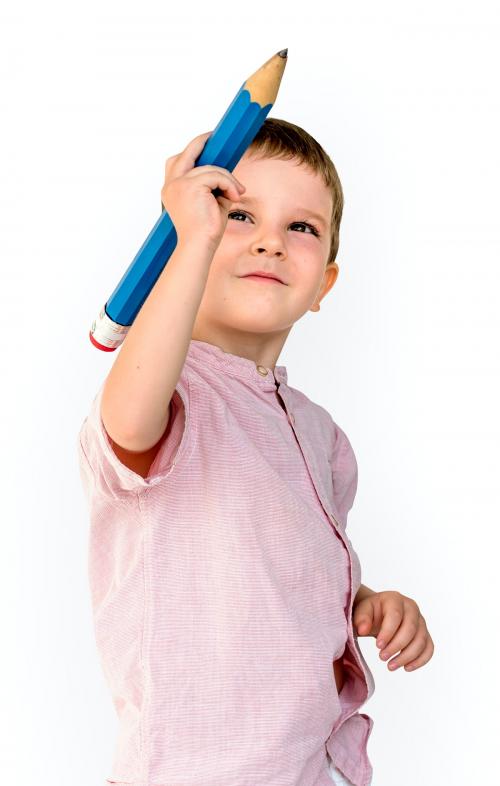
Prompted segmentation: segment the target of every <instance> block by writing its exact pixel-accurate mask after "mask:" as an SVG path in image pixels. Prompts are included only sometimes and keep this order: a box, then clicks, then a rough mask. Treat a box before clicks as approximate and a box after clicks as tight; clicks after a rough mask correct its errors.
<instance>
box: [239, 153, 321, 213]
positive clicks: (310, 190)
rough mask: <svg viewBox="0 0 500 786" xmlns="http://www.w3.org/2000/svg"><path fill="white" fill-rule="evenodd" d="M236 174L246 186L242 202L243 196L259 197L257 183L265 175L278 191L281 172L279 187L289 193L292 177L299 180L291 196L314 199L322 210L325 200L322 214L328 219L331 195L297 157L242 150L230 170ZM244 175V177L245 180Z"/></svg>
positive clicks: (243, 197) (313, 172)
mask: <svg viewBox="0 0 500 786" xmlns="http://www.w3.org/2000/svg"><path fill="white" fill-rule="evenodd" d="M233 174H234V175H235V177H237V178H240V179H241V180H242V182H243V185H244V186H246V191H244V193H243V195H242V196H241V201H242V202H244V201H245V198H246V199H247V200H251V199H252V198H255V199H256V200H258V197H259V190H260V189H259V186H260V184H261V183H265V181H266V176H267V177H268V178H271V180H272V185H273V191H279V185H280V180H279V178H280V174H281V175H282V177H283V181H282V186H283V190H284V192H285V194H287V195H288V194H289V185H290V181H291V180H297V181H299V180H300V185H299V186H298V191H297V193H296V194H295V193H294V195H296V196H297V197H303V198H304V199H307V200H308V201H311V202H314V203H315V205H316V207H317V208H322V211H321V212H322V213H324V212H325V207H324V206H325V202H326V203H327V205H328V208H327V210H326V213H325V216H324V218H325V221H327V222H328V220H329V210H330V209H331V206H332V194H331V191H330V189H329V188H327V186H326V184H325V182H324V180H323V179H322V177H321V175H320V174H319V173H318V172H315V171H314V170H312V169H311V168H310V167H309V166H308V165H307V164H305V163H304V162H302V161H300V160H299V159H298V158H291V159H284V158H277V157H272V156H263V155H262V153H260V152H258V151H257V152H252V151H248V150H247V151H245V153H244V155H243V156H242V158H241V159H240V161H239V162H238V164H237V165H236V167H235V170H234V171H233ZM245 176H246V177H247V180H246V182H245Z"/></svg>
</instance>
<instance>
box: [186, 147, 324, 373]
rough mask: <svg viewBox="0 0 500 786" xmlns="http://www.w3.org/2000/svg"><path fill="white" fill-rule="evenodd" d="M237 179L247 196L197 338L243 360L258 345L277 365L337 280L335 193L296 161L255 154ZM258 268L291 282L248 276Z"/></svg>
mask: <svg viewBox="0 0 500 786" xmlns="http://www.w3.org/2000/svg"><path fill="white" fill-rule="evenodd" d="M233 174H234V176H235V177H236V178H237V179H238V180H240V181H241V182H242V183H243V185H244V186H245V187H246V191H245V192H244V193H243V194H242V196H241V197H240V200H239V201H238V202H235V203H234V204H233V205H232V206H231V209H230V211H229V214H228V220H227V225H226V229H225V232H224V235H223V237H222V240H221V242H220V244H219V246H218V248H217V251H216V252H215V255H214V258H213V260H212V263H211V266H210V270H209V274H208V278H207V283H206V287H205V291H204V293H203V298H202V301H201V303H200V308H199V310H198V314H197V317H196V322H195V326H194V329H193V338H195V339H196V338H197V339H200V340H202V341H208V342H209V343H214V344H218V345H219V346H221V347H222V348H223V349H225V351H232V352H235V353H236V354H247V355H248V354H252V346H253V348H254V349H255V350H256V351H260V357H261V358H262V359H261V361H260V362H265V360H266V359H267V361H268V363H267V365H269V366H271V365H272V362H271V361H272V358H273V357H278V355H279V352H280V350H281V348H282V346H283V344H284V343H285V340H286V337H287V335H288V333H289V332H290V330H291V328H292V327H293V324H294V323H295V322H296V321H297V320H298V319H300V317H302V316H303V315H304V314H305V313H306V312H307V311H308V310H311V311H317V310H318V304H319V301H320V300H321V298H322V297H323V296H324V295H325V294H326V293H327V292H328V291H329V290H330V289H331V287H332V286H333V284H334V283H335V280H336V278H337V274H338V266H337V264H336V263H335V262H333V263H331V264H330V265H328V267H326V261H327V259H328V254H329V250H330V221H331V212H332V195H331V193H330V191H329V189H328V188H327V187H326V186H325V184H324V183H323V181H322V179H321V177H320V175H318V174H316V173H315V172H314V173H313V172H312V171H311V170H310V169H308V168H306V167H305V166H304V165H303V164H300V165H299V164H298V162H297V160H293V159H292V160H290V161H285V160H280V159H272V158H271V159H270V158H264V159H258V158H256V157H255V154H253V155H252V154H249V153H248V151H247V152H246V153H245V155H244V156H243V157H242V158H241V159H240V161H239V163H238V164H237V166H236V167H235V169H234V171H233ZM240 211H241V212H240ZM314 214H317V215H314ZM317 216H319V218H318V217H317ZM302 222H306V224H304V223H302ZM307 224H311V225H312V226H313V227H314V228H315V229H316V230H317V231H318V233H319V234H318V235H316V234H314V231H313V229H311V228H310V227H309V226H307ZM255 270H264V271H267V272H270V273H272V274H274V275H276V276H278V277H279V278H280V279H281V281H282V282H284V283H277V282H276V281H272V280H265V279H262V278H261V279H258V280H256V279H253V278H247V277H246V276H247V275H248V274H249V273H252V272H253V271H255ZM266 347H267V350H268V351H267V352H266V351H265V348H266ZM264 356H265V357H264ZM257 362H258V361H257Z"/></svg>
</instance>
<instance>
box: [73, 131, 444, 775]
mask: <svg viewBox="0 0 500 786" xmlns="http://www.w3.org/2000/svg"><path fill="white" fill-rule="evenodd" d="M209 135H210V132H208V133H206V134H202V135H200V136H198V137H196V138H195V139H194V140H192V142H190V143H189V145H188V146H187V147H186V149H185V150H184V151H183V152H182V153H180V154H179V155H177V156H173V157H171V158H169V159H167V162H166V167H165V183H164V186H163V189H162V203H163V204H164V206H165V208H166V209H167V210H168V212H169V214H170V216H171V218H172V221H173V223H174V226H175V228H176V232H177V246H176V248H175V251H174V253H173V254H172V256H171V257H170V260H169V262H168V264H167V265H166V267H165V269H164V270H163V271H162V273H161V275H160V277H159V278H158V280H157V282H156V284H155V286H154V287H153V289H152V290H151V292H150V294H149V296H148V298H147V299H146V301H145V303H144V304H143V306H142V308H141V310H140V312H139V313H138V315H137V317H136V319H135V321H134V323H133V325H132V326H131V328H130V330H129V332H128V334H127V336H126V338H125V341H124V342H123V345H122V347H121V351H120V353H119V354H118V356H117V357H116V359H115V362H114V365H113V367H112V369H111V371H110V373H109V374H108V377H107V379H106V381H105V384H104V385H103V386H102V387H101V389H100V391H99V393H98V395H97V396H96V398H95V399H94V402H93V406H92V410H91V413H90V415H89V417H88V418H87V419H86V420H85V422H84V424H83V426H82V429H81V431H80V442H79V446H80V451H81V452H80V458H81V470H82V479H83V481H84V484H85V487H86V491H87V495H88V497H89V500H90V502H91V531H90V559H89V572H90V585H91V590H92V602H93V609H94V618H95V628H96V638H97V643H98V647H99V650H100V654H101V657H102V662H103V667H104V670H105V673H106V676H107V679H108V681H109V684H110V688H111V691H112V695H113V701H114V703H115V707H116V710H117V713H118V716H119V720H120V733H119V739H118V745H117V749H116V755H115V760H114V767H113V773H112V775H111V779H110V780H108V781H107V783H110V782H111V783H117V784H133V786H153V785H154V786H158V785H161V786H163V785H165V786H167V785H168V786H173V784H176V786H177V784H181V783H182V784H185V785H186V786H187V784H189V786H249V784H252V786H253V785H257V784H263V785H264V784H265V785H266V786H306V784H307V786H310V785H312V784H314V786H328V784H330V786H331V782H332V780H333V781H335V782H337V783H342V784H345V783H348V784H355V786H369V784H370V782H371V775H372V767H371V764H370V761H369V759H368V755H367V750H366V746H367V740H368V737H369V734H370V732H371V729H372V725H373V721H372V719H371V718H370V717H369V716H368V715H366V714H365V713H360V712H359V708H360V707H361V706H362V704H364V702H365V701H366V700H367V699H368V698H369V697H370V696H371V695H372V693H373V690H374V682H373V677H372V675H371V673H370V670H369V669H368V666H367V664H366V662H365V660H364V658H363V655H362V653H361V650H360V648H359V645H358V643H357V639H356V636H357V635H364V636H377V637H378V639H377V643H378V645H379V646H384V653H386V655H387V657H388V656H390V655H393V654H395V653H397V652H399V650H401V653H400V654H399V655H398V656H397V657H396V658H394V659H393V662H396V663H397V664H403V665H404V666H405V669H410V667H411V666H413V667H418V666H420V665H423V664H424V663H425V662H427V661H428V660H429V658H430V657H431V655H432V651H433V644H432V640H431V638H430V636H429V634H428V632H427V629H426V625H425V620H424V618H423V617H422V615H421V614H420V612H419V609H418V606H417V605H416V603H415V602H414V601H413V600H411V599H410V598H407V597H406V596H403V595H401V594H400V593H398V592H392V591H386V592H374V591H372V590H370V589H369V588H368V587H365V586H363V585H362V584H361V583H360V578H361V570H360V565H359V560H358V558H357V555H356V552H355V551H354V549H353V547H352V544H351V542H350V540H349V538H348V537H347V534H346V523H347V513H348V511H349V510H350V508H351V506H352V504H353V501H354V496H355V493H356V486H357V465H356V459H355V456H354V453H353V450H352V447H351V445H350V443H349V440H348V438H347V436H346V435H345V433H344V432H343V431H342V429H341V428H340V427H339V426H338V425H337V424H336V423H335V422H334V421H333V420H332V418H331V416H330V415H329V414H328V412H327V411H326V410H325V409H323V408H322V407H320V406H319V405H317V404H315V403H313V402H312V401H310V400H309V399H308V398H307V397H306V396H305V395H304V394H302V393H301V392H300V391H298V390H296V389H295V388H293V387H291V386H289V385H288V384H287V381H288V376H287V371H286V369H285V367H284V366H277V365H276V362H277V360H278V357H279V355H280V353H281V350H282V348H283V346H284V344H285V341H286V339H287V336H288V334H289V332H290V330H291V328H292V327H293V325H294V324H295V322H296V321H297V320H298V319H300V317H301V316H303V315H304V314H305V313H306V312H307V311H308V310H310V311H318V310H319V308H320V301H321V300H322V298H323V297H324V296H325V295H326V294H327V292H329V290H330V289H331V288H332V286H333V285H334V283H335V281H336V279H337V274H338V265H337V264H336V262H335V257H336V254H337V250H338V240H339V225H340V219H341V215H342V207H343V196H342V189H341V185H340V181H339V179H338V175H337V173H336V170H335V167H334V165H333V163H332V162H331V160H330V159H329V157H328V156H327V155H326V153H325V152H324V151H323V149H322V148H321V147H320V145H319V144H318V143H317V142H316V140H314V139H313V138H312V137H311V136H310V135H309V134H307V132H305V131H304V130H303V129H300V128H299V127H297V126H295V125H293V124H291V123H288V122H286V121H283V120H278V119H276V118H272V119H271V118H268V119H267V120H266V121H265V122H264V124H263V126H262V127H261V129H260V130H259V132H258V134H257V136H256V138H255V139H254V141H253V143H252V144H251V146H250V147H249V149H248V150H247V152H246V153H245V155H244V156H243V157H242V159H241V160H240V162H239V163H238V165H237V166H236V167H235V169H234V172H233V173H230V172H229V171H227V170H225V169H223V168H220V167H216V166H210V165H209V166H202V167H194V162H195V160H196V159H197V157H198V156H199V154H200V152H201V150H202V149H203V146H204V144H205V142H206V140H207V138H208V136H209ZM216 188H218V189H220V191H221V192H222V194H221V196H219V197H217V198H215V197H214V195H213V193H212V192H213V191H214V189H216ZM298 230H300V231H298ZM354 626H355V627H356V632H355V629H354ZM382 640H383V642H385V644H384V645H382V644H381V641H382ZM381 656H382V654H381ZM389 666H390V664H389Z"/></svg>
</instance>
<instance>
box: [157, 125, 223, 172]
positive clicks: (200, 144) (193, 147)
mask: <svg viewBox="0 0 500 786" xmlns="http://www.w3.org/2000/svg"><path fill="white" fill-rule="evenodd" d="M212 133H213V131H204V132H203V134H198V136H195V138H194V139H192V140H191V141H190V142H188V144H187V145H186V147H185V148H184V150H181V152H180V153H177V155H174V156H170V157H169V158H167V160H166V161H165V176H166V175H167V174H169V175H170V177H171V178H172V179H173V177H178V176H179V174H177V175H173V172H174V171H177V169H176V168H177V167H178V165H179V163H180V162H182V174H184V172H187V171H189V170H190V169H192V167H193V165H194V162H195V160H196V159H197V158H198V156H199V154H200V153H201V151H202V150H203V148H204V147H205V142H206V141H207V139H208V137H209V136H211V135H212ZM197 151H198V152H197ZM186 159H187V160H188V161H192V163H191V166H186Z"/></svg>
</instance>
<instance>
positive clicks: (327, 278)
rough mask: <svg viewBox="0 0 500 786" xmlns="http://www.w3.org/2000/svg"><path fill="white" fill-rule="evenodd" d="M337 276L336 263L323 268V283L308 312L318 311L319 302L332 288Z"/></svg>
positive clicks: (337, 268)
mask: <svg viewBox="0 0 500 786" xmlns="http://www.w3.org/2000/svg"><path fill="white" fill-rule="evenodd" d="M338 274H339V266H338V265H337V263H336V262H330V264H328V265H327V266H326V268H325V272H324V273H323V281H322V282H321V287H320V290H319V292H318V294H317V296H316V299H315V301H314V303H313V305H312V306H311V308H310V309H309V311H319V303H320V300H323V298H324V296H325V295H326V293H327V292H329V291H330V289H331V288H332V287H333V285H334V284H335V282H336V280H337V276H338Z"/></svg>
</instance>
